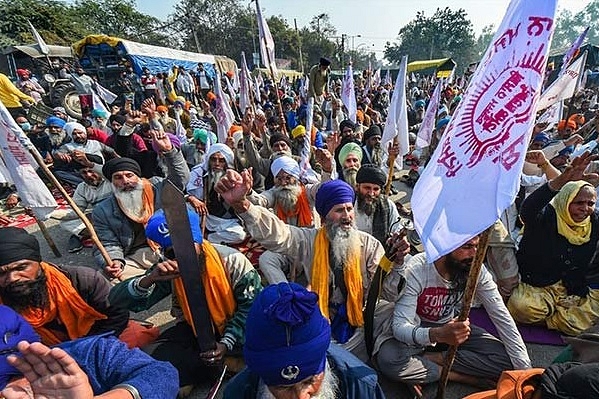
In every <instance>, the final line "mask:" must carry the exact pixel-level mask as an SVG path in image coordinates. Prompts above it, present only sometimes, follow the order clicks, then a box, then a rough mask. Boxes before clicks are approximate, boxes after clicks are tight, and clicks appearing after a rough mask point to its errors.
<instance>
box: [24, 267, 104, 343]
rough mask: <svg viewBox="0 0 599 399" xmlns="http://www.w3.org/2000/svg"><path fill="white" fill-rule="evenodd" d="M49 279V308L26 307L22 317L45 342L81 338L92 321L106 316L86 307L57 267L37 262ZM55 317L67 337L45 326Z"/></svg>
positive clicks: (90, 326) (87, 331)
mask: <svg viewBox="0 0 599 399" xmlns="http://www.w3.org/2000/svg"><path fill="white" fill-rule="evenodd" d="M40 266H41V268H42V270H43V271H44V273H45V274H46V278H47V279H48V282H47V284H46V285H47V287H48V298H49V300H50V304H49V306H48V309H27V310H25V311H24V312H23V313H21V316H23V318H24V319H25V320H27V322H28V323H29V324H31V325H32V326H33V328H34V329H35V331H36V332H37V333H38V334H39V335H40V337H41V338H42V342H43V343H44V344H46V345H56V344H59V343H61V342H63V341H65V340H68V339H76V338H81V337H83V336H85V335H87V334H88V333H89V330H90V329H91V328H92V326H93V325H94V323H95V322H96V321H98V320H104V319H106V316H105V315H103V314H102V313H100V312H98V311H96V310H95V309H94V308H92V307H91V306H89V305H88V304H87V303H86V302H85V301H84V300H83V298H81V296H80V295H79V293H78V292H77V290H76V289H75V287H73V284H72V283H71V280H69V278H68V277H67V276H65V275H64V273H62V272H61V271H60V270H58V269H57V268H56V267H54V266H52V265H50V264H48V263H46V262H40ZM54 319H56V320H57V321H58V322H59V323H60V324H63V325H64V326H65V328H66V330H67V335H68V337H64V335H63V334H60V333H58V332H57V331H54V330H50V329H49V328H46V327H44V325H46V324H47V323H49V322H51V321H52V320H54Z"/></svg>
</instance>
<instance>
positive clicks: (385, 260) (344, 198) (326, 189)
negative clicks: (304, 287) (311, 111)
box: [215, 170, 409, 360]
mask: <svg viewBox="0 0 599 399" xmlns="http://www.w3.org/2000/svg"><path fill="white" fill-rule="evenodd" d="M250 188H251V178H250V175H249V172H246V171H244V172H242V173H241V174H240V173H238V172H236V171H233V170H229V171H227V174H226V175H225V176H224V177H223V178H222V179H221V180H219V182H218V183H217V184H216V186H215V190H216V191H217V192H218V193H219V194H220V195H221V196H222V198H223V199H224V200H225V201H226V202H227V203H228V204H229V205H230V206H231V207H232V208H233V209H235V212H236V213H237V215H238V216H239V217H240V218H241V219H242V220H243V221H244V222H245V227H246V229H247V231H248V233H249V234H250V235H251V236H252V237H253V238H254V239H255V240H256V241H257V242H259V243H260V244H261V245H263V246H264V247H265V248H266V249H268V250H270V251H273V252H276V253H281V254H285V255H287V256H288V257H289V258H290V259H292V260H294V261H296V262H297V264H302V265H303V267H304V273H305V276H306V279H307V281H308V284H309V285H310V287H311V290H312V291H313V292H315V293H317V294H318V295H319V300H318V305H319V308H320V311H321V312H322V314H323V315H324V316H325V317H327V318H329V320H330V321H331V325H332V329H333V333H332V334H333V338H334V339H335V340H336V341H337V342H339V343H342V344H344V346H345V348H347V349H349V350H350V351H352V353H354V354H356V355H357V356H358V357H360V358H361V359H362V360H365V359H367V358H368V356H367V355H366V350H365V349H366V347H365V345H364V334H363V327H364V320H365V317H364V314H363V311H362V309H363V308H364V304H365V302H366V292H367V290H368V288H369V287H370V283H371V281H372V278H373V275H374V273H375V272H376V270H377V267H378V266H379V265H381V267H382V268H383V269H384V270H386V271H390V270H391V269H392V268H393V266H394V265H397V266H401V265H402V264H403V260H404V256H405V254H407V252H408V249H409V246H408V243H407V241H406V240H405V239H404V238H401V237H399V236H393V239H392V240H390V241H389V242H388V243H387V247H388V250H387V253H386V252H385V248H384V247H383V245H382V244H381V243H380V242H379V241H378V240H377V239H376V238H374V237H373V236H371V235H370V234H367V233H364V232H361V231H359V230H357V229H356V227H355V213H354V205H353V204H354V199H355V193H354V190H353V188H352V187H351V186H350V185H349V184H347V183H345V182H344V181H341V180H331V181H328V182H325V183H323V184H322V185H321V186H320V188H319V190H318V191H317V193H316V198H315V208H316V211H317V212H318V214H319V215H320V218H321V220H322V227H320V228H300V227H295V226H290V225H287V224H285V223H284V222H283V221H282V220H280V219H279V218H278V217H277V216H276V215H274V214H273V213H271V212H270V211H269V210H268V209H266V208H263V207H261V206H256V205H252V204H251V203H250V201H249V200H248V199H247V198H246V194H247V192H249V189H250ZM394 250H396V252H394V253H392V252H393V251H394ZM394 256H395V257H394ZM390 259H392V260H390ZM395 292H397V290H395Z"/></svg>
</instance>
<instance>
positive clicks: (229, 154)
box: [203, 143, 235, 171]
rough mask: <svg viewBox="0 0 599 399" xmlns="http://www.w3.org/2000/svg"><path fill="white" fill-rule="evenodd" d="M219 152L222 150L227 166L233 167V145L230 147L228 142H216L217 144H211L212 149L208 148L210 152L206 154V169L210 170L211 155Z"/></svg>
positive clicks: (204, 167)
mask: <svg viewBox="0 0 599 399" xmlns="http://www.w3.org/2000/svg"><path fill="white" fill-rule="evenodd" d="M217 152H220V154H221V155H222V156H223V157H225V161H227V167H229V168H232V167H233V166H234V165H233V159H234V158H235V155H234V154H233V151H232V150H231V147H229V146H228V145H226V144H223V143H216V144H212V145H211V146H210V149H209V150H208V153H207V154H206V159H205V161H204V166H203V169H204V170H205V171H208V170H209V162H210V157H211V156H212V155H214V154H216V153H217Z"/></svg>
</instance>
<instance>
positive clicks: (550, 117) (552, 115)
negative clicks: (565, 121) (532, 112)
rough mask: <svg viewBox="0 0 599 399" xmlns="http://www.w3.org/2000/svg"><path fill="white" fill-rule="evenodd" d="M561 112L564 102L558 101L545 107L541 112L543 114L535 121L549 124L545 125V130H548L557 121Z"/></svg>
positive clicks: (562, 112)
mask: <svg viewBox="0 0 599 399" xmlns="http://www.w3.org/2000/svg"><path fill="white" fill-rule="evenodd" d="M563 114H564V102H563V101H558V102H556V103H555V104H553V105H551V106H550V107H549V108H547V109H546V110H545V112H543V114H542V115H541V116H539V117H538V118H537V123H545V122H546V123H548V124H549V125H547V127H546V128H545V130H548V129H550V128H552V127H553V126H554V125H557V124H558V123H559V121H560V120H561V119H562V115H563Z"/></svg>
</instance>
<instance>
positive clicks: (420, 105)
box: [414, 100, 426, 109]
mask: <svg viewBox="0 0 599 399" xmlns="http://www.w3.org/2000/svg"><path fill="white" fill-rule="evenodd" d="M425 105H426V103H425V102H424V100H418V101H416V102H415V103H414V108H415V109H418V108H424V106H425Z"/></svg>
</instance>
